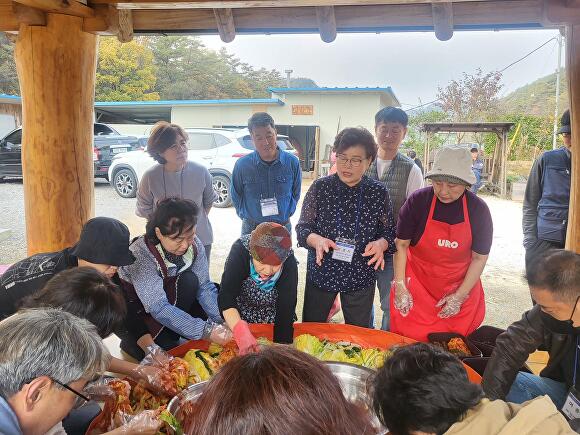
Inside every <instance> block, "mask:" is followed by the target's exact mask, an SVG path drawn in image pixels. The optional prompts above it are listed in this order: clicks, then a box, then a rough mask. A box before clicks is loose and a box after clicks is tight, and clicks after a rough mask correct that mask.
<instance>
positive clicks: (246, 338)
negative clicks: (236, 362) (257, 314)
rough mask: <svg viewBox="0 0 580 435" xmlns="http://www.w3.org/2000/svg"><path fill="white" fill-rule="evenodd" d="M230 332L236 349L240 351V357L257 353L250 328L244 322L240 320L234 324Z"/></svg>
mask: <svg viewBox="0 0 580 435" xmlns="http://www.w3.org/2000/svg"><path fill="white" fill-rule="evenodd" d="M232 332H233V333H234V340H236V344H237V345H238V349H240V352H239V354H240V355H245V354H247V353H250V352H257V351H258V342H257V341H256V338H255V337H254V336H253V335H252V333H251V332H250V328H249V326H248V324H247V323H246V322H245V321H243V320H240V321H239V322H238V323H236V326H234V329H233V331H232Z"/></svg>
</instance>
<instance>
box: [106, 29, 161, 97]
mask: <svg viewBox="0 0 580 435" xmlns="http://www.w3.org/2000/svg"><path fill="white" fill-rule="evenodd" d="M156 80H157V76H156V69H155V66H154V65H153V52H152V51H151V49H150V48H149V47H148V46H147V44H146V40H145V39H142V38H135V39H133V40H132V41H131V42H127V43H124V44H122V43H120V42H119V41H118V40H117V38H101V40H100V44H99V57H98V65H97V76H96V99H97V101H151V100H159V94H158V93H157V92H154V90H153V88H154V87H155V82H156Z"/></svg>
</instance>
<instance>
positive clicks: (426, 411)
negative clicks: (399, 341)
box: [371, 343, 483, 435]
mask: <svg viewBox="0 0 580 435" xmlns="http://www.w3.org/2000/svg"><path fill="white" fill-rule="evenodd" d="M371 390H372V402H373V408H374V411H375V413H376V415H377V416H378V418H379V420H380V421H381V423H383V425H384V426H385V427H386V428H387V429H389V431H390V432H389V433H392V434H393V435H408V434H409V433H410V432H411V431H421V432H428V433H436V434H443V433H445V432H446V431H447V430H448V429H449V428H450V427H451V426H452V425H453V424H454V423H455V422H457V421H459V420H460V419H461V418H462V416H463V415H464V414H465V413H466V412H467V411H468V410H469V409H471V408H473V407H475V406H476V405H477V404H478V403H479V402H480V401H481V399H482V398H483V390H482V389H481V386H480V385H477V384H472V383H471V382H470V381H469V379H468V377H467V372H466V371H465V368H464V367H463V364H462V363H461V362H460V361H459V360H458V359H457V358H456V357H455V356H453V355H451V354H450V353H448V352H446V351H444V350H443V349H440V348H438V347H435V346H433V345H430V344H426V343H415V344H411V345H407V346H403V347H400V348H398V349H396V350H395V351H394V353H393V355H392V356H391V357H390V358H388V359H387V360H386V361H385V365H384V366H383V367H382V368H380V369H379V370H378V372H377V373H376V375H375V377H374V379H373V380H372V387H371Z"/></svg>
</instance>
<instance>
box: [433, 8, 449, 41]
mask: <svg viewBox="0 0 580 435" xmlns="http://www.w3.org/2000/svg"><path fill="white" fill-rule="evenodd" d="M431 11H432V13H433V27H434V29H435V36H436V37H437V39H438V40H440V41H448V40H450V39H451V38H452V37H453V4H452V3H451V2H449V1H448V2H443V3H432V4H431Z"/></svg>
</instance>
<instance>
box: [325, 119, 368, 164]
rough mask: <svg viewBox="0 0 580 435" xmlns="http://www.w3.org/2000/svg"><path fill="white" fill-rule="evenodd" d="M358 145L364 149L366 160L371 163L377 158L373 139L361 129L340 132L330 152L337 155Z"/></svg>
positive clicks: (365, 130) (366, 131) (350, 128)
mask: <svg viewBox="0 0 580 435" xmlns="http://www.w3.org/2000/svg"><path fill="white" fill-rule="evenodd" d="M358 145H360V146H362V147H363V148H364V149H365V154H366V156H367V159H369V160H370V161H371V162H372V161H373V160H374V159H375V158H376V157H377V143H376V142H375V137H374V136H373V135H372V134H371V132H370V131H368V130H367V129H366V128H363V127H349V128H345V129H344V130H342V131H341V132H340V133H338V134H337V135H336V138H335V139H334V147H333V148H332V150H333V151H334V152H335V153H337V154H339V153H342V152H344V151H346V150H347V149H349V148H351V147H355V146H358Z"/></svg>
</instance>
